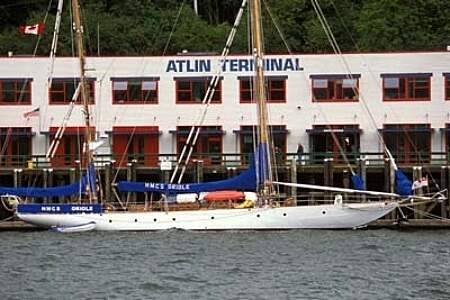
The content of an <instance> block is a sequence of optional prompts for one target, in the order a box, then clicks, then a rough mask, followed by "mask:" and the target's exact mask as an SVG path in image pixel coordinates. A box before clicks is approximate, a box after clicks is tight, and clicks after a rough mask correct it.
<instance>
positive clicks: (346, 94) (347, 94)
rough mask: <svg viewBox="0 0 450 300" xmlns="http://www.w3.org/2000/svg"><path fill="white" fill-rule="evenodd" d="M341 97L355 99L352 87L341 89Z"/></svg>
mask: <svg viewBox="0 0 450 300" xmlns="http://www.w3.org/2000/svg"><path fill="white" fill-rule="evenodd" d="M343 96H344V97H343V98H344V99H346V100H355V99H356V94H355V92H354V91H353V89H350V88H346V89H344V90H343Z"/></svg>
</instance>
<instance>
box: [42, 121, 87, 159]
mask: <svg viewBox="0 0 450 300" xmlns="http://www.w3.org/2000/svg"><path fill="white" fill-rule="evenodd" d="M57 131H58V127H50V132H49V134H50V141H51V142H52V141H53V139H54V138H55V135H56V132H57ZM85 132H86V129H85V127H66V129H65V130H64V134H63V136H62V137H61V139H60V141H59V145H58V148H57V149H56V152H55V155H54V156H53V158H52V160H51V163H52V166H53V167H63V166H71V167H77V166H78V167H79V166H80V164H81V166H82V167H86V160H85V159H84V156H83V149H84V147H83V144H84V140H85V139H84V136H85ZM91 132H95V128H94V127H92V128H91Z"/></svg>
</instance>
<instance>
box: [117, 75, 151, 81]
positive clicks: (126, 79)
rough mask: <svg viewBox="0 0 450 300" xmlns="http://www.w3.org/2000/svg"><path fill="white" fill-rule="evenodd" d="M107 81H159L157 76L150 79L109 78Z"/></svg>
mask: <svg viewBox="0 0 450 300" xmlns="http://www.w3.org/2000/svg"><path fill="white" fill-rule="evenodd" d="M109 80H111V81H128V80H142V81H159V77H158V76H152V77H145V76H142V77H136V76H134V77H133V76H130V77H127V76H124V77H111V78H109Z"/></svg>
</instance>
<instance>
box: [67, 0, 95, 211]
mask: <svg viewBox="0 0 450 300" xmlns="http://www.w3.org/2000/svg"><path fill="white" fill-rule="evenodd" d="M72 11H73V26H74V31H75V45H76V51H77V55H78V59H79V62H80V96H81V102H82V104H83V111H84V122H85V146H86V147H85V148H84V151H83V154H84V156H85V161H86V166H87V168H88V170H89V171H88V172H90V171H91V170H90V166H91V163H92V161H93V152H92V150H91V149H90V147H89V146H90V145H91V142H92V139H93V136H92V135H93V133H92V128H91V124H90V123H91V122H90V112H89V102H90V101H89V91H88V87H87V85H86V77H85V72H86V70H85V62H86V61H85V54H84V45H83V27H82V26H81V16H80V4H79V2H78V0H72ZM88 177H89V178H92V176H88ZM93 186H94V185H93V184H92V183H89V184H88V194H89V201H90V202H92V201H95V200H97V197H96V194H95V189H93V188H91V187H93Z"/></svg>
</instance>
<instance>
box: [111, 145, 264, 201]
mask: <svg viewBox="0 0 450 300" xmlns="http://www.w3.org/2000/svg"><path fill="white" fill-rule="evenodd" d="M267 151H268V150H267V145H265V146H264V145H260V146H259V147H258V148H257V151H256V155H253V158H252V159H251V163H250V166H249V167H248V169H247V170H246V171H244V172H242V173H241V174H239V175H237V176H235V177H233V178H229V179H225V180H219V181H212V182H204V183H181V184H175V183H159V182H158V183H157V182H134V181H119V182H118V183H117V188H118V190H119V191H120V192H161V193H166V194H179V193H200V192H212V191H223V190H246V191H256V189H257V184H258V183H260V182H263V180H264V179H267V178H268V172H269V166H268V163H267ZM255 160H256V161H257V162H258V163H255ZM257 172H258V174H259V175H257Z"/></svg>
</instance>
